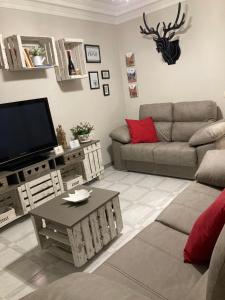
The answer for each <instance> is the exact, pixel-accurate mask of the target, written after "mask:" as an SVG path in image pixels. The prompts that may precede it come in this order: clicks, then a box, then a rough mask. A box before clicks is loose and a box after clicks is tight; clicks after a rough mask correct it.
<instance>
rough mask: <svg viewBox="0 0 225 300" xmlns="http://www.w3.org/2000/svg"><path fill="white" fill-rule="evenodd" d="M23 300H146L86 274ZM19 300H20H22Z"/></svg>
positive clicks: (118, 285)
mask: <svg viewBox="0 0 225 300" xmlns="http://www.w3.org/2000/svg"><path fill="white" fill-rule="evenodd" d="M22 299H23V300H56V299H57V300H75V299H76V300H92V299H99V300H100V299H107V300H115V299H121V300H136V299H140V300H148V299H149V298H146V297H145V296H142V295H141V294H138V293H137V292H135V291H134V290H132V289H130V288H128V287H127V286H123V285H120V284H117V283H115V282H114V281H109V280H107V279H105V278H103V277H100V276H98V275H94V274H87V273H73V274H70V275H68V276H66V277H64V278H61V279H59V280H56V281H55V282H53V283H52V284H50V285H48V286H46V287H44V288H41V289H39V290H37V291H35V292H33V293H31V294H29V295H28V296H25V297H24V298H22ZM22 299H21V300H22Z"/></svg>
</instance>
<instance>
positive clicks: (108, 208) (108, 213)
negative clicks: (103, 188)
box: [106, 201, 117, 239]
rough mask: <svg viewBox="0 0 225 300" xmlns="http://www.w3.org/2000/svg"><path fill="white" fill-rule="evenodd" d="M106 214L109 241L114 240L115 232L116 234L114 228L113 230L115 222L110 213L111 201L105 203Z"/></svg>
mask: <svg viewBox="0 0 225 300" xmlns="http://www.w3.org/2000/svg"><path fill="white" fill-rule="evenodd" d="M106 213H107V217H108V222H109V230H110V235H111V239H114V238H115V237H116V236H117V232H116V228H115V222H114V217H113V212H112V202H111V201H109V202H107V203H106Z"/></svg>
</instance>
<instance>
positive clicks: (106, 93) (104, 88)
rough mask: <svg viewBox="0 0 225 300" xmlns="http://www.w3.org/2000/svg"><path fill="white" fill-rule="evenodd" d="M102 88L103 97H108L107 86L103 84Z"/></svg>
mask: <svg viewBox="0 0 225 300" xmlns="http://www.w3.org/2000/svg"><path fill="white" fill-rule="evenodd" d="M102 88H103V95H104V96H109V95H110V90H109V84H103V85H102Z"/></svg>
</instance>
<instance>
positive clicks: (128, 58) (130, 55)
mask: <svg viewBox="0 0 225 300" xmlns="http://www.w3.org/2000/svg"><path fill="white" fill-rule="evenodd" d="M126 65H127V67H132V66H134V65H135V57H134V53H133V52H129V53H127V54H126Z"/></svg>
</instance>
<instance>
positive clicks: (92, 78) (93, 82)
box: [88, 71, 100, 90]
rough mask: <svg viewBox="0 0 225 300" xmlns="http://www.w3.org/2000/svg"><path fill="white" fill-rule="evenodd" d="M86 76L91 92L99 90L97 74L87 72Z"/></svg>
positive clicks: (95, 72)
mask: <svg viewBox="0 0 225 300" xmlns="http://www.w3.org/2000/svg"><path fill="white" fill-rule="evenodd" d="M88 76H89V83H90V89H91V90H96V89H100V85H99V77H98V72H97V71H91V72H88Z"/></svg>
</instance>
